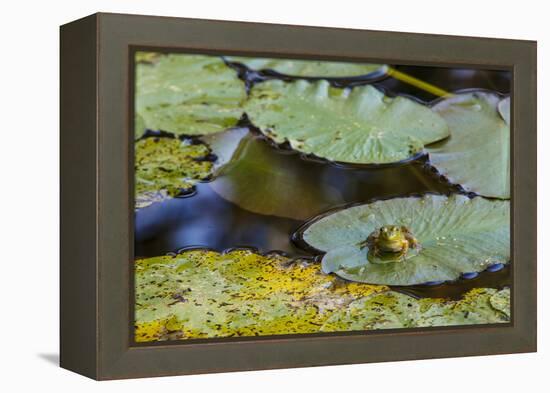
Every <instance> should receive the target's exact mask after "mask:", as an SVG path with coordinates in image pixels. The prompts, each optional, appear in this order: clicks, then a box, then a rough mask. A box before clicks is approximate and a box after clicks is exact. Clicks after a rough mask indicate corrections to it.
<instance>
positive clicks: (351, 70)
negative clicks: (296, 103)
mask: <svg viewBox="0 0 550 393" xmlns="http://www.w3.org/2000/svg"><path fill="white" fill-rule="evenodd" d="M226 59H227V60H229V61H231V62H236V63H241V64H244V65H245V66H247V67H248V68H249V69H252V70H254V71H266V70H271V71H275V72H277V73H279V74H282V75H287V76H293V77H298V78H299V77H306V78H311V77H313V78H353V77H359V76H364V77H365V78H369V77H370V78H379V77H381V76H383V75H385V74H386V73H387V71H388V66H387V65H382V64H369V63H351V62H341V61H316V60H295V59H276V58H255V57H242V56H229V57H226Z"/></svg>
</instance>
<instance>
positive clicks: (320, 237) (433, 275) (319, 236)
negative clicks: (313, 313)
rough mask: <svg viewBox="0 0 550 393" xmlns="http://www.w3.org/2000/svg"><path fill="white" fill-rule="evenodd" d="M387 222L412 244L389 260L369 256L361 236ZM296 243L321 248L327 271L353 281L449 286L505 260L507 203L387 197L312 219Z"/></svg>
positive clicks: (507, 252)
mask: <svg viewBox="0 0 550 393" xmlns="http://www.w3.org/2000/svg"><path fill="white" fill-rule="evenodd" d="M386 225H396V226H403V227H405V228H407V229H408V231H409V232H410V233H411V234H412V235H413V236H414V238H415V239H416V241H417V242H418V247H417V248H415V249H414V252H410V251H411V250H412V248H409V252H408V253H405V254H404V255H399V257H398V258H395V259H394V260H393V261H389V262H388V261H384V263H380V261H378V260H377V259H376V258H371V251H372V250H370V249H369V248H372V247H371V246H370V245H369V244H367V243H366V239H368V238H369V236H370V235H371V234H373V233H375V232H376V231H378V230H379V229H380V228H382V227H384V226H386ZM302 238H303V240H304V241H305V242H306V243H307V244H308V245H309V246H311V247H313V248H315V249H317V250H320V251H323V252H325V253H326V254H325V255H324V256H323V259H322V265H323V271H324V272H326V273H331V272H333V273H336V274H337V275H338V276H340V277H343V278H345V279H348V280H352V281H359V282H366V283H370V284H385V285H416V284H423V283H426V282H430V281H450V280H455V279H457V278H459V277H460V275H461V274H462V273H469V272H480V271H482V270H485V269H486V268H487V267H488V266H491V265H493V264H496V263H502V264H506V263H508V262H509V260H510V204H509V201H504V200H487V199H484V198H481V197H476V198H468V197H466V196H464V195H459V194H456V195H452V196H449V197H447V196H443V195H425V196H423V197H408V198H394V199H390V200H384V201H377V202H373V203H370V204H364V205H358V206H353V207H349V208H345V209H340V210H337V211H335V212H332V213H329V214H327V215H325V216H322V217H321V218H319V219H314V220H313V221H312V222H310V223H308V224H306V227H305V230H303V231H302Z"/></svg>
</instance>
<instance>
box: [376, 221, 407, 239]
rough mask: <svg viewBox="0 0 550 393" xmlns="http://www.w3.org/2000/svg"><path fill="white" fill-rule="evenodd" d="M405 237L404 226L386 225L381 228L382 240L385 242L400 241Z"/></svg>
mask: <svg viewBox="0 0 550 393" xmlns="http://www.w3.org/2000/svg"><path fill="white" fill-rule="evenodd" d="M404 238H405V231H404V230H403V227H400V226H397V225H384V226H383V227H381V228H380V240H381V241H385V242H393V241H399V240H402V239H404Z"/></svg>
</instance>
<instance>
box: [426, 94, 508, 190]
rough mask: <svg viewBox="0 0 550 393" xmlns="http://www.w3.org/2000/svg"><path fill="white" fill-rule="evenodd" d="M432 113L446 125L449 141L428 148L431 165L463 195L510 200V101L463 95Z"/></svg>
mask: <svg viewBox="0 0 550 393" xmlns="http://www.w3.org/2000/svg"><path fill="white" fill-rule="evenodd" d="M433 109H434V110H435V111H436V112H437V113H439V114H440V115H441V116H442V117H443V118H444V119H445V120H446V121H447V123H448V125H449V128H450V130H451V137H450V138H448V139H447V140H445V141H443V142H442V143H438V144H436V145H434V146H428V148H427V151H428V153H429V156H430V163H431V164H432V165H433V166H434V167H435V168H436V169H437V170H438V171H439V172H440V173H441V174H442V175H444V176H445V177H446V178H448V179H449V181H450V182H451V183H454V184H460V185H461V186H462V188H464V189H465V190H466V191H469V192H474V193H476V194H479V195H483V196H487V197H494V198H503V199H509V198H510V126H509V121H510V119H509V117H510V101H509V98H505V99H501V97H500V96H498V95H496V94H493V93H487V92H481V91H479V92H466V93H459V94H456V95H454V96H453V97H451V98H447V99H445V100H442V101H441V102H439V103H437V104H436V105H435V106H434V107H433Z"/></svg>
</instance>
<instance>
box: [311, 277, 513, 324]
mask: <svg viewBox="0 0 550 393" xmlns="http://www.w3.org/2000/svg"><path fill="white" fill-rule="evenodd" d="M495 297H497V298H499V300H500V301H501V302H500V304H499V306H500V307H495V305H494V299H495ZM509 310H510V290H509V289H503V290H500V291H499V290H497V289H493V288H475V289H472V290H471V291H469V292H467V293H466V295H465V296H464V298H463V299H460V300H445V299H432V298H424V299H415V298H412V297H410V296H407V295H404V294H402V293H398V292H394V291H387V292H383V293H380V294H374V295H370V296H366V297H364V298H362V299H359V300H356V301H354V302H352V303H351V304H349V306H348V307H346V308H343V309H341V310H339V311H337V312H335V313H334V314H333V315H332V316H331V317H330V318H328V319H327V321H326V322H325V323H324V324H323V326H322V327H321V330H322V331H328V332H333V331H342V330H348V331H349V330H374V329H396V328H419V327H431V326H453V325H454V326H457V325H475V324H491V323H506V322H509V321H510V311H509Z"/></svg>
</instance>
